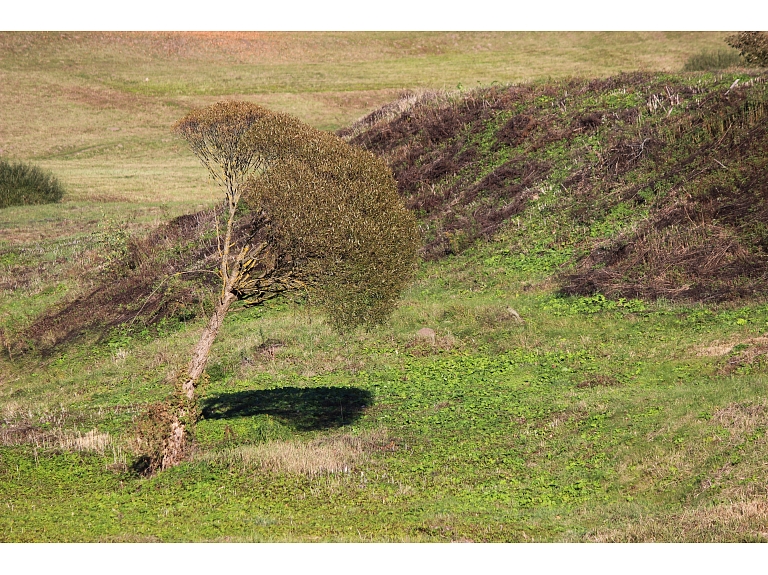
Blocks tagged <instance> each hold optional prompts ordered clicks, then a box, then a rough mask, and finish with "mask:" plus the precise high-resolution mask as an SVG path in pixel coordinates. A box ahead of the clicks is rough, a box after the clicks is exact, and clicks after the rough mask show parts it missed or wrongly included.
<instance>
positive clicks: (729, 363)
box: [719, 337, 768, 375]
mask: <svg viewBox="0 0 768 575" xmlns="http://www.w3.org/2000/svg"><path fill="white" fill-rule="evenodd" d="M729 353H731V354H732V355H731V356H730V357H729V358H728V359H727V360H726V361H725V363H724V365H723V366H722V367H721V368H720V370H719V371H720V373H721V374H724V375H727V374H731V373H734V372H737V371H744V370H749V371H755V370H760V371H763V370H766V369H768V337H755V338H751V339H748V340H746V341H745V342H743V343H740V344H736V345H735V346H733V347H732V348H731V350H729Z"/></svg>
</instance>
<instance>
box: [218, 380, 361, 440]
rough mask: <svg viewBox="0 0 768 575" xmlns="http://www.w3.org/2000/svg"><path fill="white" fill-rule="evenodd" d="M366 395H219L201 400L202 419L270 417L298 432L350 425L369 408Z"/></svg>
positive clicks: (329, 390) (352, 390)
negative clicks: (263, 415)
mask: <svg viewBox="0 0 768 575" xmlns="http://www.w3.org/2000/svg"><path fill="white" fill-rule="evenodd" d="M372 400H373V396H372V395H371V393H370V392H369V391H366V390H364V389H358V388H356V387H280V388H276V389H262V390H251V391H237V392H234V393H222V394H219V395H216V396H213V397H208V398H206V399H204V400H203V417H204V418H205V419H231V418H235V417H248V416H254V415H262V414H265V415H271V416H272V417H275V418H276V419H278V420H280V421H281V422H282V423H285V424H286V425H290V426H292V427H293V428H294V429H296V430H298V431H312V430H319V429H328V428H332V427H341V426H342V425H347V424H349V423H353V422H354V421H355V420H357V419H358V418H359V417H360V415H362V412H363V410H364V409H365V408H366V407H367V406H369V405H370V404H371V402H372Z"/></svg>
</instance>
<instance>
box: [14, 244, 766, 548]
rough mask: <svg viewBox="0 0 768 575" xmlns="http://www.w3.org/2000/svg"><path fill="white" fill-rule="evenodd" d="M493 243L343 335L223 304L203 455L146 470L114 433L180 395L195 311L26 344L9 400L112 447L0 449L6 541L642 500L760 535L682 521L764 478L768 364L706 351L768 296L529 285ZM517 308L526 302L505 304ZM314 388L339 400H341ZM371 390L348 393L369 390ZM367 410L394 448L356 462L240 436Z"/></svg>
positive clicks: (529, 517) (614, 519)
mask: <svg viewBox="0 0 768 575" xmlns="http://www.w3.org/2000/svg"><path fill="white" fill-rule="evenodd" d="M500 247H501V246H498V245H493V244H492V245H490V246H488V247H485V248H481V249H476V250H471V251H470V253H468V254H466V255H464V256H461V257H455V258H449V259H447V260H445V261H443V262H441V263H439V264H434V265H431V266H428V267H425V268H424V269H423V271H422V274H421V277H420V279H419V281H418V282H417V283H416V284H415V285H414V287H413V288H412V289H411V290H410V292H409V294H408V295H407V296H406V299H405V301H404V304H403V306H402V307H401V309H400V310H399V311H398V312H397V314H396V316H395V317H394V318H393V320H392V322H391V323H390V324H389V325H388V326H386V327H382V328H379V329H377V330H374V331H373V332H369V333H365V332H357V333H355V334H349V335H348V336H346V337H340V336H338V335H334V334H333V333H332V332H330V331H329V330H328V328H327V327H326V325H325V324H324V323H323V322H322V321H321V319H320V318H317V317H313V316H307V314H306V312H305V311H302V310H301V309H299V308H296V309H294V310H291V309H289V308H285V306H279V305H278V306H276V307H274V308H273V309H271V310H264V311H261V310H254V311H250V312H248V314H251V315H250V317H249V316H248V315H244V316H242V315H241V316H237V315H235V316H233V317H231V318H230V319H231V321H228V322H227V323H226V324H225V333H224V334H223V335H222V337H221V338H220V339H219V341H218V342H217V344H216V347H215V349H214V352H213V358H214V359H213V361H212V365H211V367H210V368H209V370H208V371H209V376H210V383H209V384H208V387H207V389H206V391H205V397H206V399H207V401H209V402H210V401H216V402H217V405H219V406H220V407H221V406H223V408H222V409H223V412H222V411H220V412H219V413H223V417H219V416H218V415H216V414H215V413H211V414H210V416H209V418H206V419H204V420H203V421H202V422H201V423H200V424H199V429H198V437H199V441H200V445H201V449H202V450H203V452H202V453H203V454H205V453H207V454H210V456H209V457H208V458H207V459H206V458H203V459H201V460H196V461H193V462H191V463H187V464H184V465H182V466H181V467H179V468H178V469H174V470H171V471H169V472H166V473H163V474H161V475H160V476H158V477H155V478H151V479H143V478H140V477H137V476H134V475H131V474H130V473H129V472H127V471H124V470H123V469H124V468H122V467H119V466H115V465H114V464H115V461H116V458H117V459H119V457H123V458H127V459H126V461H129V460H130V454H129V452H127V448H126V447H125V446H123V447H120V443H119V440H118V439H117V438H120V437H123V438H124V439H125V438H130V436H131V430H132V425H133V422H132V419H133V418H135V417H137V416H138V415H139V414H140V408H139V406H140V405H141V404H143V403H145V402H148V401H153V400H157V399H160V398H162V397H164V396H166V395H167V394H168V393H169V391H170V390H169V386H168V385H167V384H166V383H165V382H164V377H165V375H166V373H167V370H168V368H169V366H170V365H172V364H173V361H183V358H184V357H185V355H186V353H187V350H188V349H189V347H190V345H191V344H192V342H193V340H194V337H195V334H196V332H197V328H196V327H195V326H194V325H192V326H180V328H175V329H172V330H171V331H169V332H167V333H166V334H165V336H164V337H162V338H159V339H154V338H150V337H148V336H147V335H146V334H142V333H133V334H124V335H120V334H115V336H114V337H113V338H112V339H110V340H109V341H105V342H103V343H101V344H96V345H94V346H90V347H88V346H86V347H80V348H72V349H71V350H68V351H67V353H66V354H62V355H61V356H59V357H56V358H51V359H49V360H47V361H46V362H45V363H44V364H42V365H40V366H39V368H38V369H37V370H36V371H35V372H33V373H27V372H28V371H29V367H30V364H29V363H28V361H26V360H20V361H19V362H14V363H11V362H8V361H5V362H4V365H5V366H7V367H8V368H9V371H8V373H10V374H11V375H10V377H8V378H7V379H8V380H9V381H7V382H6V383H5V384H4V385H3V388H2V389H3V394H4V396H5V398H4V402H3V403H4V406H5V409H6V411H7V412H8V414H7V415H6V417H7V418H8V419H9V421H32V422H38V421H43V420H47V421H51V420H52V418H53V414H54V413H56V412H57V413H59V414H60V422H59V423H55V422H54V423H49V424H48V425H50V426H51V427H55V426H57V425H60V426H61V428H62V429H70V430H71V429H74V428H77V429H80V430H82V431H85V430H88V429H91V428H97V429H98V430H99V431H101V432H107V433H110V434H111V435H112V436H113V437H114V438H115V441H116V443H115V445H116V446H117V447H114V449H115V450H116V451H110V450H109V449H107V450H106V451H105V453H104V454H103V455H99V454H98V453H90V454H89V453H87V452H83V453H71V452H68V451H66V450H64V451H62V450H61V449H58V450H57V449H55V448H51V447H49V448H43V447H41V448H39V449H36V448H35V447H34V446H16V447H4V448H2V457H3V459H2V461H3V463H2V468H0V469H1V470H0V473H2V477H3V480H2V481H0V491H2V495H3V498H4V500H5V501H6V502H7V503H6V507H8V510H7V511H8V512H7V513H4V514H3V515H2V517H3V518H2V519H0V524H2V533H3V534H4V536H5V537H6V539H7V540H15V541H24V540H57V541H76V540H80V541H82V540H152V539H154V538H157V539H159V540H163V541H183V540H237V541H240V540H242V541H276V540H318V539H319V540H339V541H357V540H370V539H373V540H393V541H399V540H413V541H443V540H464V539H471V540H477V541H525V540H550V541H551V540H590V539H605V538H610V537H614V538H617V539H622V538H624V537H625V536H626V535H627V534H630V533H632V532H633V530H636V529H638V527H637V525H636V523H635V521H636V518H637V516H638V515H643V516H644V517H646V518H647V520H648V521H650V520H653V521H656V522H657V523H660V524H661V525H665V526H666V529H667V531H666V532H665V536H664V537H663V539H665V540H673V539H674V540H697V539H698V538H704V539H707V540H709V539H712V540H743V539H745V538H747V539H748V538H749V537H758V538H759V537H760V536H759V530H756V527H754V526H750V524H749V523H748V522H747V523H742V524H740V525H738V526H737V529H736V530H733V531H730V530H723V531H718V530H717V529H715V530H714V531H711V532H706V533H704V532H702V531H701V530H699V532H697V531H695V527H696V525H694V526H693V527H691V528H690V529H691V531H689V532H675V531H674V530H673V529H672V527H671V526H670V522H672V521H674V519H673V518H674V517H675V516H676V514H680V513H684V512H697V513H701V514H706V513H710V514H714V515H715V516H717V510H718V509H719V508H720V507H723V506H724V505H727V504H728V503H729V502H737V501H739V500H740V499H739V497H740V496H741V494H743V493H745V492H749V490H750V489H752V487H751V486H752V485H754V483H753V482H754V481H759V478H760V477H762V475H761V474H762V473H763V472H762V470H761V463H760V462H761V457H760V453H761V452H762V450H764V448H765V445H764V442H765V438H764V430H765V423H766V420H765V412H764V409H765V408H766V406H765V405H764V399H763V397H764V391H765V384H766V379H765V372H764V371H761V370H760V369H758V371H756V372H749V371H748V370H747V371H743V372H742V373H734V374H732V375H730V376H721V375H718V369H719V368H720V367H721V366H722V365H723V364H724V362H725V361H726V360H727V359H728V357H729V353H730V355H731V356H732V355H735V354H737V353H738V351H731V352H725V354H724V355H721V356H717V355H708V352H706V350H707V349H709V348H710V347H716V346H717V345H718V344H719V343H723V342H726V343H730V344H731V345H735V344H736V343H738V342H742V345H743V346H745V347H748V346H750V345H752V344H751V343H750V342H751V341H752V340H754V339H755V338H757V337H759V336H760V335H761V334H763V333H765V332H766V330H768V307H766V306H764V305H753V306H747V307H740V308H739V307H736V308H734V307H729V306H725V307H719V308H718V307H703V306H694V307H685V306H679V305H670V304H664V303H663V302H662V303H657V304H648V303H645V304H640V303H638V302H610V301H607V300H605V299H601V298H563V297H558V296H555V295H553V294H552V293H551V291H550V290H548V289H546V287H545V286H542V285H539V286H538V287H536V286H534V287H528V289H527V291H525V290H526V285H527V284H526V282H527V281H528V278H529V277H530V276H529V275H528V274H527V273H525V272H523V273H520V272H516V271H514V269H512V270H510V268H507V267H505V266H504V265H500V266H488V265H487V264H486V263H485V262H487V261H488V260H489V259H492V258H494V257H495V256H496V255H497V254H498V253H499V248H500ZM506 306H511V307H513V308H514V309H516V310H517V311H518V312H519V314H520V316H521V317H522V318H523V319H524V321H525V323H523V324H520V323H518V322H517V321H515V320H514V319H511V318H508V317H507V316H505V315H504V313H503V310H504V309H505V307H506ZM281 308H282V309H281ZM424 325H426V326H432V327H433V328H434V329H435V330H436V332H437V345H436V346H435V347H433V346H432V345H431V344H425V343H424V342H418V341H416V340H415V339H414V336H413V334H414V333H415V330H416V329H417V328H418V327H420V326H424ZM265 339H271V340H275V341H281V342H283V347H280V348H279V349H278V350H277V351H276V352H275V354H274V357H273V358H270V357H269V356H267V355H265V354H263V353H260V351H259V346H260V344H261V343H262V342H263V341H264V340H265ZM734 349H736V348H734ZM119 350H124V353H123V354H120V353H118V351H119ZM17 378H18V379H17ZM14 380H15V381H14ZM301 390H304V392H305V393H304V395H302V393H299V392H300V391H301ZM313 390H314V391H313ZM318 394H321V395H322V394H324V395H323V397H325V398H326V399H327V398H330V399H331V400H333V398H334V397H335V398H337V399H338V400H339V409H340V410H343V409H344V408H345V406H346V408H347V409H350V410H351V411H350V414H349V416H348V419H347V420H344V419H343V416H341V417H342V418H341V419H339V417H337V415H338V414H336V413H334V408H333V406H332V405H331V406H330V407H329V406H328V405H326V404H327V401H325V400H323V401H325V403H323V402H322V401H319V400H318V399H317V398H318V397H320V396H319V395H318ZM367 394H370V400H369V401H370V403H369V404H367V405H364V406H363V407H364V409H363V410H362V412H361V413H355V412H354V410H353V409H352V408H354V407H355V405H356V403H355V402H356V401H357V400H358V399H355V398H361V397H362V398H365V397H367ZM302 397H303V398H304V399H301V398H302ZM350 397H352V400H349V398H350ZM344 398H347V399H344ZM282 400H292V403H291V404H290V405H289V406H286V405H283V404H281V401H282ZM238 401H241V402H242V401H244V402H245V403H238ZM363 403H365V402H363ZM117 406H123V407H122V408H120V409H115V408H116V407H117ZM11 411H13V412H14V413H13V414H12V415H9V414H10V412H11ZM375 430H379V431H382V430H383V432H384V433H385V436H386V440H385V441H384V443H385V444H386V445H388V446H389V448H383V449H378V448H375V449H374V450H373V451H372V452H371V453H370V454H369V458H367V459H365V460H364V461H363V462H362V463H361V464H358V465H356V466H354V467H353V468H352V469H350V470H349V471H348V472H346V473H344V472H341V473H331V474H320V475H318V476H305V475H301V474H295V473H290V472H281V471H280V470H279V469H278V470H275V469H271V470H269V469H267V470H265V469H262V468H261V467H260V466H259V465H258V461H256V462H255V463H254V462H251V464H250V465H244V464H243V463H242V462H240V460H239V459H237V457H235V456H234V455H233V454H234V453H235V452H236V449H237V448H238V446H242V447H247V446H248V445H258V444H263V443H264V442H265V441H266V442H273V444H274V442H278V443H279V442H280V441H285V440H286V439H294V440H298V441H300V442H307V441H310V440H313V439H314V438H327V439H328V440H330V439H332V438H334V437H339V436H340V435H346V436H351V437H355V436H359V435H361V434H364V433H367V432H372V431H375ZM121 449H122V451H121ZM215 453H219V454H220V455H218V456H216V457H213V454H215ZM228 453H229V454H230V455H227V454H228ZM118 462H119V461H118ZM75 482H76V483H77V487H75V486H74V484H75ZM32 484H34V486H35V487H34V489H35V493H36V495H34V496H31V495H30V493H29V489H30V487H28V486H31V485H32ZM61 486H67V487H66V488H65V489H64V491H62V489H63V488H62V487H61ZM69 486H72V487H69ZM72 489H75V490H76V491H77V494H81V495H82V496H77V497H73V493H74V492H73V491H72ZM64 492H66V493H67V497H63V494H64ZM85 494H88V496H87V497H86V496H85ZM11 507H12V509H11ZM760 517H763V516H762V515H761V516H760ZM195 518H197V519H195ZM702 521H703V519H702ZM53 525H56V529H55V531H54V530H53ZM653 526H656V524H653Z"/></svg>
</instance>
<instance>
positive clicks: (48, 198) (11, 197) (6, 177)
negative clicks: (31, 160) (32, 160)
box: [0, 159, 64, 208]
mask: <svg viewBox="0 0 768 575" xmlns="http://www.w3.org/2000/svg"><path fill="white" fill-rule="evenodd" d="M63 195H64V188H62V187H61V184H60V183H59V181H58V180H57V179H56V177H55V176H54V175H53V174H51V173H49V172H46V171H44V170H41V169H40V168H38V167H37V166H33V165H32V164H26V163H23V162H18V163H11V162H8V161H7V160H2V159H0V208H7V207H9V206H23V205H28V204H49V203H52V202H58V201H59V200H61V198H62V196H63Z"/></svg>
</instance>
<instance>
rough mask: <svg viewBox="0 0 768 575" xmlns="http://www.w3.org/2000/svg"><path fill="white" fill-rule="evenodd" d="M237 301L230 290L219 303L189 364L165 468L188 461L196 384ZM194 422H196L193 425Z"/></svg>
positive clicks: (172, 427)
mask: <svg viewBox="0 0 768 575" xmlns="http://www.w3.org/2000/svg"><path fill="white" fill-rule="evenodd" d="M236 299H237V296H236V295H235V294H233V293H232V292H230V291H226V292H225V293H224V296H223V297H222V298H221V299H220V300H219V302H218V303H217V304H216V309H215V310H214V312H213V315H212V316H211V319H210V320H208V325H207V326H206V327H205V329H204V330H203V333H202V335H201V336H200V340H199V341H198V342H197V345H196V346H195V349H194V351H193V353H192V360H191V361H190V362H189V369H188V371H187V378H186V380H185V381H184V383H183V384H182V386H181V392H182V395H183V397H181V398H179V399H180V401H179V406H178V408H177V409H176V410H174V412H173V414H172V416H171V418H172V419H171V422H170V423H171V430H170V436H169V437H168V441H167V443H166V445H165V448H164V449H163V461H162V464H161V468H162V469H168V468H169V467H173V466H174V465H178V464H179V463H181V461H182V460H183V458H184V455H185V453H186V449H187V429H186V424H185V422H184V421H185V420H186V419H188V416H189V415H190V414H191V415H192V416H193V417H195V416H196V415H195V412H196V407H197V405H196V404H197V398H196V397H195V385H196V384H197V381H198V380H199V379H200V376H201V375H202V374H203V371H204V370H205V366H206V364H207V363H208V355H209V354H210V352H211V347H212V346H213V342H214V340H215V339H216V335H217V334H218V333H219V329H221V324H222V323H223V322H224V316H226V315H227V311H228V310H229V307H230V306H231V305H232V302H234V301H235V300H236ZM191 423H194V422H191Z"/></svg>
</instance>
